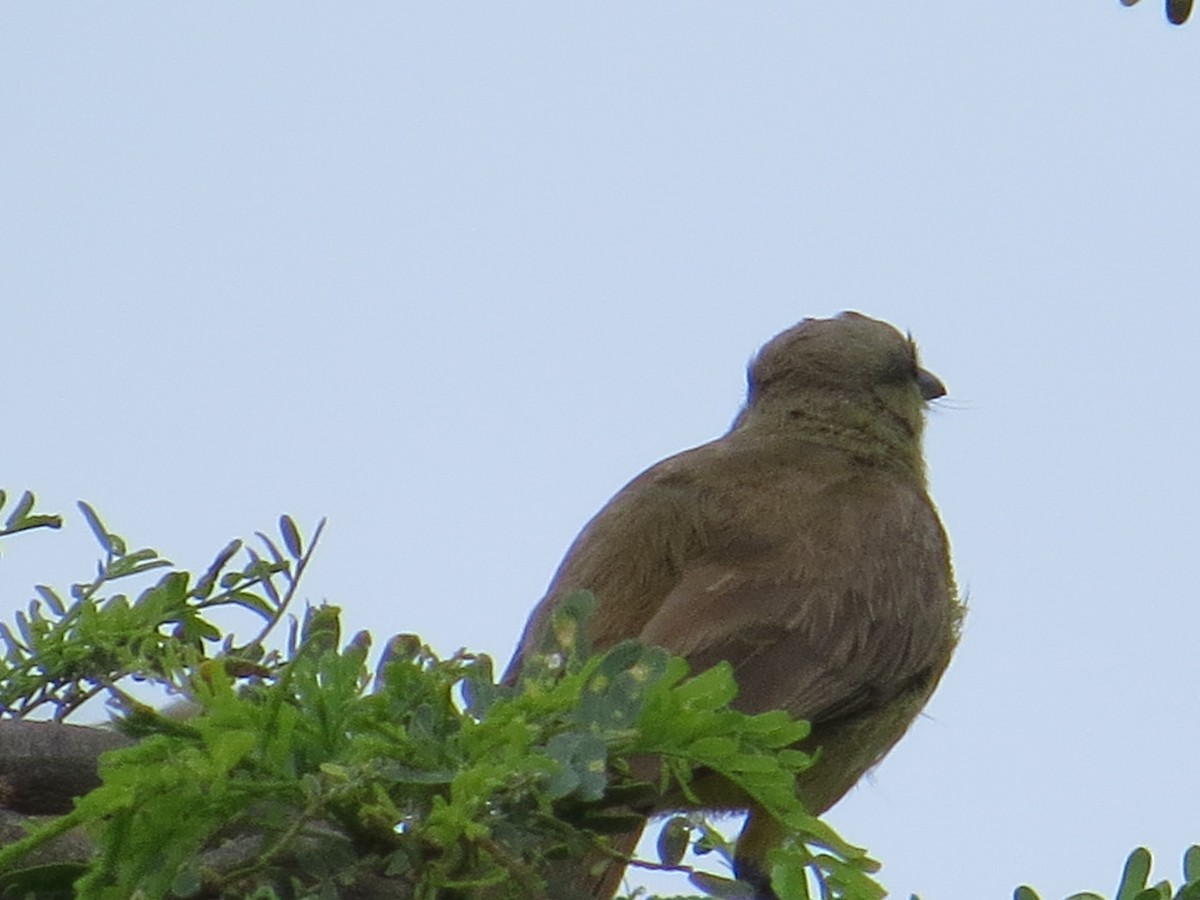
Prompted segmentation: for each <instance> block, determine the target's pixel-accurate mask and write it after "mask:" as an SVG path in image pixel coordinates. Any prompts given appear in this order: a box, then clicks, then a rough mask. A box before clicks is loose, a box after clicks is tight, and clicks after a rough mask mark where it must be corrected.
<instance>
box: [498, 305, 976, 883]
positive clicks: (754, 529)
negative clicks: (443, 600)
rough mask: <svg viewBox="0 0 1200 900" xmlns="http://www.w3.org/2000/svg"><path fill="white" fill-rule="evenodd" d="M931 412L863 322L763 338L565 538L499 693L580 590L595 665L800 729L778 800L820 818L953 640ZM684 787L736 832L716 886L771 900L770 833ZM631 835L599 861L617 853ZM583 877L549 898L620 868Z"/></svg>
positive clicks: (910, 716)
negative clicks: (728, 393) (929, 443)
mask: <svg viewBox="0 0 1200 900" xmlns="http://www.w3.org/2000/svg"><path fill="white" fill-rule="evenodd" d="M945 393H946V388H945V386H944V385H943V383H942V382H941V381H940V380H939V379H938V378H937V377H936V376H935V375H933V374H932V373H930V372H929V371H927V370H926V369H924V368H922V367H921V365H920V363H919V361H918V355H917V347H916V344H915V343H914V342H913V340H912V338H911V337H909V336H906V335H904V334H901V332H899V331H898V330H897V329H896V328H894V327H893V326H891V325H889V324H887V323H885V322H882V321H879V320H876V319H873V318H870V317H868V316H866V315H864V314H862V313H859V312H853V311H847V312H843V313H841V314H839V315H837V316H835V317H833V318H828V319H820V318H807V319H804V320H802V321H800V322H799V323H798V324H796V325H794V326H793V327H790V328H788V329H787V330H785V331H783V332H782V333H780V334H778V335H776V336H775V337H774V338H772V339H771V340H770V341H768V342H767V343H766V344H765V345H764V346H763V347H762V348H761V349H760V350H759V352H758V353H757V355H756V356H755V357H754V358H753V359H752V361H751V363H750V365H749V367H748V371H747V394H746V400H745V404H744V405H743V406H742V408H741V410H740V411H739V412H738V414H737V416H736V418H735V419H734V421H733V424H732V426H731V427H730V429H729V431H728V432H727V433H726V434H724V435H723V436H722V437H719V438H717V439H716V440H713V441H710V442H708V443H705V444H702V445H701V446H698V447H695V448H693V449H690V450H686V451H684V452H682V453H679V454H677V455H674V456H671V457H669V458H667V459H665V460H663V461H661V462H659V463H657V464H656V465H654V466H651V467H650V468H649V469H647V470H646V471H645V472H643V473H642V474H640V475H638V476H637V477H636V478H634V479H633V480H632V481H631V482H630V483H629V484H628V485H626V486H625V487H624V488H622V489H621V490H620V491H619V492H618V493H617V494H616V495H615V496H613V498H612V499H611V500H609V502H608V503H607V504H606V505H605V506H604V507H603V508H602V509H601V510H600V512H599V513H597V514H596V515H595V517H593V518H592V519H591V521H590V522H588V523H587V525H586V526H585V527H584V528H583V530H582V531H581V532H580V533H579V535H578V537H577V538H576V539H575V540H574V542H573V543H572V544H571V546H570V548H569V549H568V551H567V553H566V556H565V557H564V559H563V560H562V563H561V564H560V566H559V568H558V570H557V572H556V573H555V575H554V577H553V579H552V580H551V583H550V585H549V587H548V589H547V591H546V594H545V596H544V597H543V598H542V600H541V601H540V602H539V603H538V604H537V606H536V607H535V608H534V610H533V612H532V613H531V615H530V616H529V619H528V622H527V623H526V627H525V630H524V633H523V635H522V637H521V640H520V642H519V644H518V647H517V650H516V652H515V654H514V656H513V659H512V661H511V663H510V664H509V666H508V669H507V671H506V673H505V676H504V680H505V681H506V682H507V683H510V684H511V683H514V682H515V681H517V680H518V678H519V676H520V673H521V670H522V667H523V666H524V664H525V662H526V660H528V659H530V658H532V655H533V654H534V653H536V648H538V647H540V646H544V644H543V643H542V638H543V635H544V633H545V630H546V629H547V628H548V627H549V622H550V616H551V613H552V611H553V610H554V608H555V607H556V605H557V604H558V603H559V602H560V601H561V600H562V599H563V598H564V597H566V596H568V595H570V594H572V593H574V592H576V591H579V590H588V591H591V592H592V593H593V594H594V596H595V597H596V607H595V611H594V613H593V615H592V617H591V618H590V619H589V621H588V623H587V626H586V627H587V630H588V638H589V640H590V643H591V645H592V647H593V649H594V650H595V651H597V652H598V651H602V650H604V649H606V648H608V647H611V646H613V645H615V644H617V643H619V642H621V641H623V640H626V639H630V638H633V639H636V640H638V641H641V642H642V643H644V644H646V645H652V646H657V647H662V648H665V649H666V650H667V651H669V652H671V653H673V654H676V655H679V656H682V657H684V658H685V659H686V660H687V662H688V663H689V665H690V667H691V670H692V671H693V672H700V671H703V670H705V669H707V668H709V667H710V666H713V665H716V664H717V663H719V662H721V661H725V662H727V663H728V664H729V665H730V666H732V670H733V674H734V676H735V679H736V681H737V683H738V695H737V697H736V699H735V700H734V702H733V704H732V705H733V706H734V707H735V708H736V709H739V710H741V711H743V712H745V713H749V714H754V713H761V712H765V711H768V710H775V709H783V710H786V711H787V712H788V713H790V714H791V715H793V716H794V717H797V718H801V719H806V720H808V721H809V722H810V723H811V725H812V730H811V732H810V734H809V736H808V737H807V738H806V739H805V740H804V741H803V742H802V743H801V744H800V745H799V746H800V749H810V750H811V749H816V748H820V751H821V752H820V756H819V759H818V762H817V763H816V764H815V765H814V766H813V767H812V768H811V769H808V770H806V771H805V772H803V773H801V775H800V777H799V778H798V780H797V784H796V790H797V795H798V796H799V798H800V800H801V801H802V802H803V803H804V805H805V806H806V808H807V810H808V811H809V812H811V813H813V814H820V813H823V812H824V811H825V810H827V809H828V808H829V807H831V806H832V805H833V804H834V803H836V802H837V801H838V800H839V799H840V798H841V797H842V796H843V795H844V794H845V793H846V792H847V791H848V790H850V788H851V787H853V785H854V784H855V783H856V782H857V781H858V780H859V778H860V777H861V776H862V775H863V774H864V773H865V772H867V771H868V770H870V769H871V768H873V767H874V766H875V765H876V764H877V763H879V761H880V760H881V759H882V758H883V756H884V755H885V754H886V753H887V752H888V751H889V750H890V749H891V748H892V746H893V745H894V744H895V743H896V742H897V741H898V740H899V739H900V737H901V736H902V735H903V734H904V733H905V731H906V730H907V729H908V727H909V725H910V724H911V723H912V721H913V720H914V719H915V718H916V716H917V715H918V714H919V712H920V711H921V709H922V708H923V707H924V705H925V703H926V701H927V700H928V699H929V697H930V695H931V694H932V692H933V690H934V688H935V687H936V686H937V684H938V682H939V680H940V679H941V677H942V674H943V672H944V671H945V669H946V667H947V665H948V663H949V661H950V658H951V655H952V652H953V650H954V648H955V645H956V643H957V641H958V635H959V631H960V625H961V619H962V614H963V608H964V607H963V606H962V604H961V603H960V600H959V598H958V593H957V590H956V588H955V583H954V576H953V572H952V569H951V561H950V551H949V543H948V540H947V537H946V532H945V530H944V528H943V526H942V524H941V520H940V518H939V515H938V512H937V510H936V508H935V506H934V504H933V502H932V500H931V499H930V497H929V493H928V490H927V479H926V471H925V462H924V458H923V452H922V433H923V429H924V424H925V415H926V410H927V406H928V404H929V402H930V401H932V400H934V399H936V398H939V397H941V396H943V395H945ZM701 781H702V780H701ZM697 784H698V785H700V786H698V787H697V788H696V793H697V794H698V795H700V801H701V803H702V804H703V805H704V806H705V808H713V809H720V810H740V811H746V812H748V813H749V817H748V819H747V824H746V825H745V827H744V828H743V830H742V833H741V835H740V837H739V839H738V842H737V845H736V850H735V854H734V872H735V874H736V875H737V877H738V878H739V879H741V880H743V881H745V882H747V883H748V884H750V885H752V886H753V887H754V890H755V892H756V893H755V896H756V898H759V900H775V897H776V895H775V894H774V892H773V891H772V890H771V888H770V884H769V875H768V869H767V867H766V865H765V860H766V855H767V853H768V852H769V851H770V849H771V848H772V847H774V846H776V845H777V844H778V842H779V841H780V840H782V838H783V835H782V834H781V833H780V829H779V826H778V825H777V824H776V823H775V822H774V820H773V819H772V818H771V817H770V816H769V815H767V814H766V813H765V812H764V811H763V810H760V809H756V808H755V807H754V805H753V803H751V802H750V801H749V798H746V797H745V796H744V795H741V796H738V792H737V791H736V789H734V788H732V787H731V786H729V785H715V786H714V787H713V789H712V790H708V791H707V794H706V790H707V789H706V788H704V787H703V785H702V783H701V782H697ZM731 795H732V796H731ZM683 805H685V803H684V801H683V798H668V799H667V800H665V801H664V805H663V806H662V807H661V808H654V809H650V810H644V811H643V812H645V814H646V815H647V816H649V815H652V814H660V813H665V812H670V811H672V809H674V808H678V807H680V806H683ZM640 830H641V829H640V828H639V829H635V830H633V831H631V832H629V833H627V834H623V835H620V836H618V837H616V838H614V839H613V847H614V848H616V849H618V850H619V851H620V852H622V853H624V854H626V855H629V854H631V853H632V852H633V848H634V846H635V845H636V843H637V840H638V837H639V835H640ZM593 862H594V860H593ZM589 869H590V867H589V866H587V865H576V866H575V867H574V869H573V870H572V869H571V868H570V867H569V866H568V867H566V872H565V874H563V869H562V867H560V869H558V870H556V874H555V875H554V876H553V878H552V880H551V884H550V893H549V896H552V897H555V898H556V900H558V898H565V897H571V896H580V897H593V898H608V897H611V896H612V894H613V892H614V891H615V890H616V888H617V886H618V885H619V883H620V879H621V876H622V867H621V866H620V865H610V866H608V868H607V869H605V870H604V871H603V873H602V874H601V875H599V876H596V875H594V874H593V871H594V870H592V871H589Z"/></svg>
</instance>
